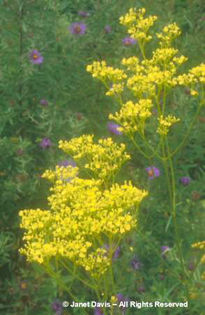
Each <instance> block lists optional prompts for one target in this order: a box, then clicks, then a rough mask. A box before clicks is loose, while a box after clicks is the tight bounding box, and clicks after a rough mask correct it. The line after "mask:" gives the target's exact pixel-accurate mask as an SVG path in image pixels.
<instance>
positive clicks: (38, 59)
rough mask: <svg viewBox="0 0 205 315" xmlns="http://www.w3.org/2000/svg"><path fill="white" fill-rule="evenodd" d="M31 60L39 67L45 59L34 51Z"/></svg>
mask: <svg viewBox="0 0 205 315" xmlns="http://www.w3.org/2000/svg"><path fill="white" fill-rule="evenodd" d="M30 60H31V62H32V63H33V64H35V65H39V64H41V63H42V62H43V57H42V56H41V54H40V52H39V51H38V50H37V49H34V50H33V51H32V52H31V53H30Z"/></svg>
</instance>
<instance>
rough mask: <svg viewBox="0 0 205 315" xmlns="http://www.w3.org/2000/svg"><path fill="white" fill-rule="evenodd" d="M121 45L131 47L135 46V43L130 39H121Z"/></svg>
mask: <svg viewBox="0 0 205 315" xmlns="http://www.w3.org/2000/svg"><path fill="white" fill-rule="evenodd" d="M122 43H123V45H124V46H131V45H135V44H136V43H137V41H136V40H135V39H134V38H132V37H125V38H123V40H122Z"/></svg>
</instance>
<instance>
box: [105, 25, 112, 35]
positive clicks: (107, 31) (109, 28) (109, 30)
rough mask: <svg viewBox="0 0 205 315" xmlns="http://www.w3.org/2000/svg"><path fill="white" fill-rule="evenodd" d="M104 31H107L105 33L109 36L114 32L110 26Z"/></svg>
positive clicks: (106, 26)
mask: <svg viewBox="0 0 205 315" xmlns="http://www.w3.org/2000/svg"><path fill="white" fill-rule="evenodd" d="M104 31H105V33H107V34H109V33H111V32H112V28H111V26H110V25H105V27H104Z"/></svg>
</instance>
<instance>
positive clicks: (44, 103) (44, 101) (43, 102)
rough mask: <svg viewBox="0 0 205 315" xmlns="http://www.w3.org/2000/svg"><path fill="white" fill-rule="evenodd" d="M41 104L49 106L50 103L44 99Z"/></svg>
mask: <svg viewBox="0 0 205 315" xmlns="http://www.w3.org/2000/svg"><path fill="white" fill-rule="evenodd" d="M40 104H41V105H42V106H48V101H47V100H46V99H44V98H42V99H41V100H40Z"/></svg>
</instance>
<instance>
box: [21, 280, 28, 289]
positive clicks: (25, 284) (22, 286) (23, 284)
mask: <svg viewBox="0 0 205 315" xmlns="http://www.w3.org/2000/svg"><path fill="white" fill-rule="evenodd" d="M27 287H28V282H27V281H26V280H22V281H21V282H20V288H21V289H22V290H26V289H27Z"/></svg>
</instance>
